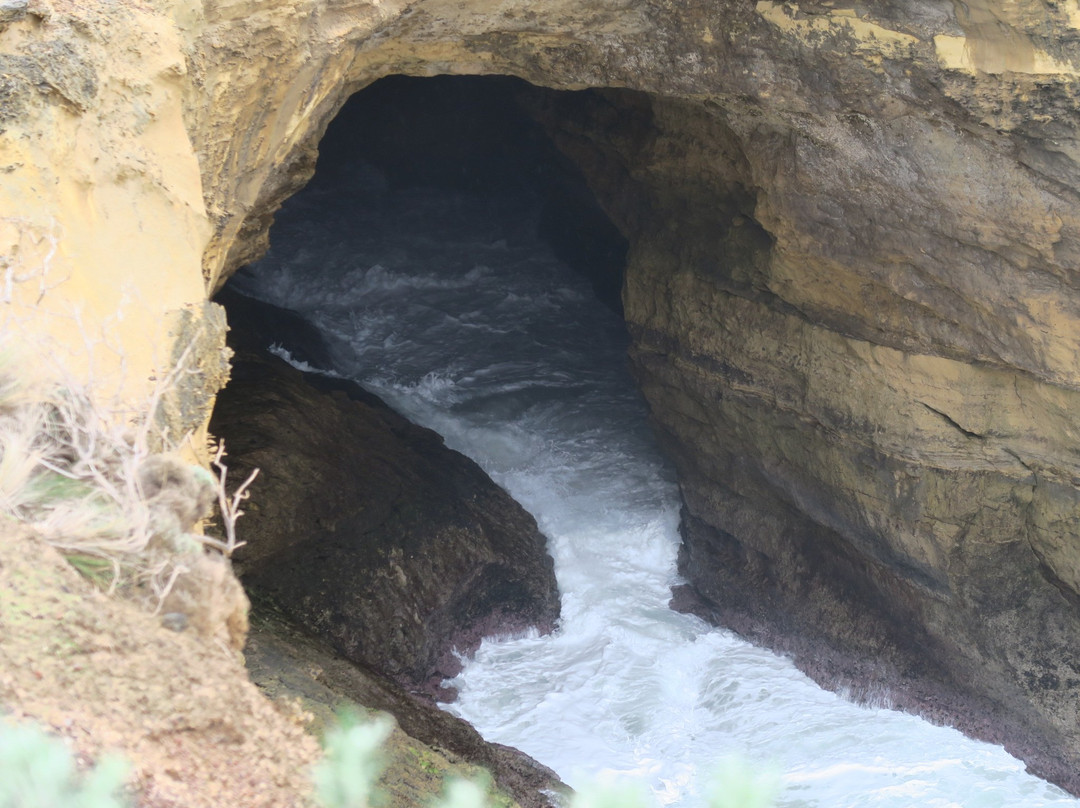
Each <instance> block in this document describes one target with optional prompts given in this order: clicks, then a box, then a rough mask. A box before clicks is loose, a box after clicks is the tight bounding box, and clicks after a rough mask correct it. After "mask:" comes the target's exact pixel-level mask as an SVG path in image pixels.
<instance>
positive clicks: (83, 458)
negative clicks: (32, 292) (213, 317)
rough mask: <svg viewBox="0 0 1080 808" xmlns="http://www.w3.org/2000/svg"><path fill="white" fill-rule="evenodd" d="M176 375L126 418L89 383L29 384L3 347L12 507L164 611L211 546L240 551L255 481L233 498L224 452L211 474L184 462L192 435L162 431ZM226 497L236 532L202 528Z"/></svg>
mask: <svg viewBox="0 0 1080 808" xmlns="http://www.w3.org/2000/svg"><path fill="white" fill-rule="evenodd" d="M185 359H186V355H185V356H182V357H181V360H180V362H179V364H178V367H183V363H184V361H185ZM174 376H175V374H166V375H165V376H164V377H163V378H162V379H161V380H160V381H159V383H158V387H159V389H158V390H157V391H156V392H155V393H154V394H153V395H152V396H151V397H150V400H149V401H147V402H144V406H142V407H140V408H138V409H136V410H133V411H130V412H127V413H125V412H123V411H121V410H118V409H117V408H115V407H102V406H101V405H100V403H99V402H98V401H96V400H95V398H94V397H93V396H91V395H90V393H89V392H88V391H87V390H86V389H84V388H80V387H78V386H75V385H66V386H65V385H60V384H56V383H47V382H33V381H29V380H28V378H27V374H25V373H21V372H20V369H19V368H17V367H16V361H15V360H14V359H13V351H12V350H11V348H10V346H6V347H2V348H0V513H2V514H5V515H7V516H8V517H9V518H11V519H14V520H16V521H18V522H21V523H24V524H27V525H29V526H31V527H33V528H34V529H35V531H36V532H37V533H38V534H39V535H40V536H41V537H42V538H43V539H44V540H45V541H46V542H48V543H49V544H52V545H53V546H54V547H56V548H57V549H58V550H60V551H61V552H62V553H63V554H64V555H65V556H67V558H68V559H69V560H70V561H71V562H72V564H73V565H74V566H75V567H76V569H78V570H79V571H80V572H82V573H83V574H84V575H86V576H87V577H89V578H90V579H91V580H94V581H96V582H99V583H101V584H102V585H103V586H105V588H107V589H109V590H110V591H114V590H116V589H117V588H118V587H122V586H127V587H130V588H131V589H132V591H134V592H140V593H143V594H145V595H146V596H147V597H148V599H149V600H150V601H151V603H153V604H154V605H155V606H160V605H161V603H162V601H163V600H164V598H165V597H166V596H167V595H168V594H169V592H170V590H171V589H172V587H173V585H174V584H175V582H176V580H177V578H178V577H179V576H180V575H182V574H183V573H184V572H186V571H189V570H190V569H191V568H193V567H194V566H197V565H198V564H199V562H200V558H201V557H202V556H203V554H204V550H205V549H206V548H212V549H214V550H216V551H219V552H221V553H223V554H225V555H228V554H230V553H231V552H232V550H233V549H235V548H236V547H238V546H239V545H240V543H239V542H237V541H236V536H235V529H234V526H235V520H236V518H237V517H238V516H239V515H240V514H241V511H240V509H239V506H240V503H241V502H242V500H243V498H244V497H245V496H246V488H247V485H248V484H249V483H250V482H251V478H249V479H248V481H247V482H245V483H244V484H243V485H242V486H240V488H239V489H238V491H237V492H236V493H235V494H234V495H233V496H232V497H229V496H227V495H226V492H225V472H226V468H225V466H224V463H223V462H222V457H223V450H222V449H221V448H220V447H219V450H218V453H217V456H216V458H215V463H216V466H215V468H216V469H217V473H216V474H211V473H210V472H208V471H207V470H206V469H203V468H201V467H199V466H194V465H191V464H188V463H185V462H184V461H183V460H181V459H180V456H179V452H178V449H179V447H180V445H182V443H183V441H182V440H181V441H170V440H168V436H167V435H164V434H162V433H161V431H160V430H158V429H157V428H156V427H155V423H156V421H155V419H156V416H157V409H158V404H159V403H160V400H161V397H162V395H163V394H164V392H165V391H166V390H167V389H168V388H169V386H170V385H171V384H173V383H174ZM253 476H254V475H253ZM215 501H216V502H217V503H218V504H219V506H220V508H221V513H222V519H223V523H224V524H223V528H224V532H225V538H224V539H215V538H212V537H209V536H203V535H200V534H198V533H196V532H195V526H196V524H197V523H198V522H199V521H200V520H201V519H203V518H204V517H206V516H207V515H208V514H209V512H210V509H211V507H212V505H213V504H214V503H215Z"/></svg>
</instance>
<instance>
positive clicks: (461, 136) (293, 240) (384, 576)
mask: <svg viewBox="0 0 1080 808" xmlns="http://www.w3.org/2000/svg"><path fill="white" fill-rule="evenodd" d="M604 92H606V91H586V92H584V93H555V92H553V91H548V90H542V89H539V88H536V87H533V86H531V85H529V84H527V83H525V82H522V81H520V80H516V79H512V78H506V77H484V78H463V77H436V78H427V79H416V78H406V77H391V78H388V79H384V80H382V81H380V82H377V83H376V84H374V85H372V86H371V87H369V88H367V89H366V90H364V91H362V92H360V93H358V94H357V95H356V96H354V97H353V99H352V100H350V102H349V103H348V104H347V105H346V106H345V107H344V108H343V109H342V110H341V112H340V114H339V115H338V117H337V118H336V119H335V120H334V121H333V122H332V124H331V125H330V127H329V128H328V131H327V133H326V135H325V136H324V139H323V141H322V143H321V146H320V158H319V162H318V166H317V170H316V173H315V176H314V178H313V179H312V181H311V182H310V183H309V184H308V186H307V187H306V188H305V189H304V190H303V191H302V192H301V193H299V194H297V195H295V196H294V197H293V198H292V199H290V200H289V201H288V202H287V203H286V205H285V206H284V207H283V209H282V210H281V212H280V214H279V215H278V217H277V220H276V222H275V224H274V228H273V230H272V232H271V249H270V251H269V253H268V254H267V256H266V257H265V258H264V259H262V260H261V261H260V262H258V263H256V264H253V265H251V266H249V267H246V268H244V269H243V270H241V271H240V272H239V273H237V274H236V276H234V278H233V279H231V280H230V282H229V284H227V285H226V287H225V289H224V290H223V291H222V293H221V294H220V295H219V296H218V300H219V302H221V303H223V304H224V305H225V306H226V308H227V310H228V318H229V323H230V329H231V331H230V335H229V339H230V344H231V346H232V348H233V350H234V351H235V352H236V357H235V358H234V369H233V378H232V381H230V383H229V385H228V386H227V387H226V389H225V390H223V391H222V393H221V394H220V396H219V399H218V403H217V406H216V407H215V412H214V417H213V420H212V422H211V430H212V431H213V432H214V434H216V435H219V436H221V437H222V438H224V440H225V441H226V444H227V445H228V446H229V457H230V465H231V466H234V467H235V468H236V470H237V472H238V473H245V472H247V471H248V470H249V469H250V468H253V467H260V468H262V469H263V474H262V476H261V478H260V491H257V492H255V493H254V495H253V496H254V499H253V500H252V507H251V508H249V513H248V517H247V519H246V524H245V529H246V535H247V536H248V537H249V545H248V546H247V547H245V548H243V550H242V551H241V552H240V553H238V554H237V561H238V567H239V570H240V572H241V574H242V575H243V577H244V580H245V584H246V585H248V586H249V587H250V588H251V590H252V591H253V592H254V593H255V595H256V597H258V596H260V593H262V594H263V595H267V596H268V597H269V599H270V600H272V601H273V602H274V604H275V605H276V606H278V607H280V608H283V609H284V610H285V611H286V612H287V613H288V614H289V615H290V616H291V617H292V618H293V619H295V620H297V621H299V622H300V623H302V624H303V625H305V626H306V627H307V628H308V629H309V630H313V631H316V632H317V633H319V634H320V635H321V636H323V637H324V638H326V639H328V640H330V641H331V642H332V644H333V645H334V646H335V648H336V649H337V650H338V651H339V652H341V653H343V654H345V655H346V656H348V657H349V658H350V659H352V660H354V661H358V662H362V663H364V664H367V665H370V666H372V667H374V668H376V669H379V670H381V671H383V672H384V673H386V674H387V675H390V676H392V677H393V678H395V679H397V680H398V681H399V682H401V683H404V684H406V685H407V686H409V687H413V688H416V689H420V690H427V691H428V692H432V691H433V690H437V687H438V683H439V681H441V679H442V678H444V677H446V676H448V675H452V673H453V670H454V664H452V661H451V662H448V659H449V657H450V655H449V654H448V647H449V645H452V644H454V643H456V642H457V640H458V639H459V638H461V637H462V636H466V640H465V641H464V642H465V647H468V646H469V644H470V643H472V644H475V642H476V640H477V638H478V636H480V635H481V634H486V633H490V632H491V631H498V630H501V628H503V627H504V626H503V624H504V623H505V624H506V626H505V627H508V628H513V627H515V626H521V625H535V626H545V625H546V626H549V627H550V626H551V625H552V623H553V621H554V619H555V617H554V615H555V613H557V608H558V607H557V604H558V599H557V595H556V594H555V593H556V588H555V581H554V577H553V575H552V571H551V563H552V562H551V560H550V558H549V557H548V556H547V553H546V549H545V544H544V540H543V538H542V537H541V538H539V539H535V537H534V539H535V540H534V539H529V540H528V541H526V540H525V539H523V538H522V537H523V536H526V535H531V534H530V533H529V531H528V530H525V531H522V530H518V529H517V528H515V530H514V531H512V532H513V533H514V536H511V537H509V538H505V540H504V539H502V538H499V537H500V536H501V535H503V534H505V533H506V529H505V528H506V526H507V525H511V524H518V521H519V520H518V517H516V516H515V517H514V518H513V519H511V518H509V517H506V516H504V515H500V516H497V517H492V521H491V524H488V523H487V522H485V521H484V519H485V518H487V517H481V516H479V515H475V514H473V511H472V509H473V508H474V506H476V503H477V502H481V503H483V502H487V501H489V500H490V501H495V500H497V499H498V496H497V495H496V494H491V495H490V496H489V495H488V494H480V493H478V491H482V490H487V489H485V488H484V485H482V484H481V483H476V484H475V487H474V485H473V483H468V484H467V485H466V484H465V483H464V482H463V481H464V480H467V479H472V477H471V476H470V475H471V472H465V471H463V470H462V469H461V468H459V467H458V465H457V463H458V461H457V460H452V459H447V458H445V457H443V456H442V455H441V454H440V452H445V451H446V450H442V449H440V448H439V447H438V446H437V444H438V441H437V440H433V439H432V438H431V437H430V436H428V437H423V435H421V434H420V433H419V432H418V431H417V430H416V428H415V427H412V425H411V424H408V423H407V422H403V419H401V418H400V417H399V416H397V415H395V414H392V413H390V412H389V411H388V410H387V409H386V408H385V406H383V405H382V404H381V403H380V402H378V400H377V399H375V398H374V396H373V395H372V393H374V394H375V395H377V396H380V397H382V399H383V400H385V401H386V402H388V403H389V404H390V405H391V406H392V407H394V408H395V409H396V410H397V411H398V412H400V413H403V414H404V415H405V416H407V417H408V418H410V419H412V420H413V421H414V422H417V423H420V424H424V425H426V426H430V427H432V428H435V429H437V430H438V432H439V433H441V434H442V435H443V436H444V437H445V440H446V443H447V445H449V446H450V447H451V448H453V449H457V450H459V451H462V452H464V453H465V454H468V455H470V456H472V457H474V458H475V459H476V460H477V461H478V462H479V463H480V465H481V466H483V467H484V469H485V470H487V471H488V472H489V473H490V474H492V475H493V476H495V477H496V478H497V481H498V482H499V483H500V484H501V485H503V486H504V487H505V488H507V489H511V490H512V489H513V485H512V482H510V481H512V480H515V479H518V477H516V476H515V475H520V474H522V473H524V474H525V475H526V477H527V478H529V480H531V481H526V482H525V483H522V484H521V485H520V489H521V490H526V491H533V492H545V491H547V490H548V489H549V488H551V489H553V490H556V489H562V488H564V487H565V482H564V481H562V480H561V479H560V480H552V481H549V482H550V485H549V484H548V482H540V483H537V482H536V481H535V479H534V477H535V475H533V477H530V476H529V475H531V474H533V472H532V471H531V467H536V468H539V469H540V471H539V472H537V473H538V474H539V475H540V477H541V478H542V477H543V475H544V474H549V473H550V474H555V472H554V471H552V469H560V470H561V471H560V472H559V473H560V474H563V475H564V476H575V475H576V474H577V473H578V469H577V467H578V466H580V467H581V468H583V469H587V468H590V467H591V465H590V464H591V463H592V461H588V460H583V461H582V462H581V463H580V464H579V463H576V462H570V461H568V458H572V457H576V456H578V455H577V454H576V453H579V452H588V451H591V450H592V449H594V448H597V447H599V448H600V449H601V450H603V451H607V450H609V449H610V451H609V452H608V454H606V455H604V458H603V459H602V461H597V462H602V463H605V464H611V473H612V474H616V475H617V474H620V473H622V472H621V471H620V470H619V468H618V464H619V463H620V462H621V460H620V458H621V457H624V456H626V455H633V454H634V453H636V452H638V451H639V450H640V449H641V447H642V446H643V445H644V444H648V443H649V442H650V441H651V432H650V430H649V427H648V422H647V414H646V410H645V405H644V402H643V401H642V399H641V397H640V395H639V394H638V393H637V391H636V388H635V386H634V383H633V381H632V379H631V377H630V375H629V369H628V363H627V360H626V348H627V345H628V340H629V338H628V335H627V333H626V328H625V324H624V322H623V319H622V315H621V311H620V301H619V290H620V286H621V283H622V272H623V264H624V262H625V257H626V249H627V247H626V241H625V239H624V238H623V236H622V234H621V233H620V232H619V231H618V229H617V228H616V227H615V226H614V225H613V224H612V223H611V222H610V221H609V220H608V218H607V217H606V215H605V213H604V211H602V210H601V208H600V206H599V205H598V203H597V202H596V200H595V199H594V198H593V195H592V192H591V190H590V187H589V186H588V184H587V183H586V181H585V180H584V179H583V176H582V173H581V171H579V169H578V167H577V165H576V163H575V162H574V161H572V160H571V159H570V158H569V157H567V156H566V155H565V154H564V152H563V151H562V150H560V148H556V146H555V144H554V142H553V139H552V137H551V136H550V131H549V124H548V123H547V122H550V121H551V120H552V118H553V117H554V118H556V119H558V120H562V121H564V122H565V121H569V122H570V124H571V126H572V123H573V122H572V119H571V118H568V117H567V116H566V115H565V111H566V109H565V108H566V107H567V106H569V107H570V108H571V109H573V108H580V109H582V110H584V112H583V113H582V114H583V115H592V114H593V113H594V112H595V111H596V110H601V111H606V112H607V113H608V114H610V113H611V112H612V111H613V110H614V111H615V114H616V115H617V116H618V114H619V113H618V109H619V105H618V104H614V105H613V104H612V99H611V98H609V97H605V96H604V95H603V93H604ZM615 95H616V96H618V95H619V93H618V92H615ZM626 98H627V99H630V100H631V101H633V100H635V99H637V95H636V94H626ZM638 100H639V99H638ZM639 106H640V105H639ZM556 107H557V108H558V109H557V110H554V113H553V108H556ZM627 110H628V114H629V117H630V119H635V117H636V116H638V115H639V114H640V112H641V110H640V109H635V106H634V104H632V103H631V104H629V105H628V106H627ZM571 145H573V144H571ZM579 145H580V144H579ZM588 150H592V152H593V154H592V155H591V156H592V157H594V158H595V159H596V160H597V161H598V162H602V161H603V159H604V156H603V154H602V152H603V148H602V147H600V146H596V145H592V143H591V142H590V143H589V144H588V145H587V150H586V151H585V152H582V151H580V149H579V153H578V154H577V155H576V157H575V159H590V153H588ZM613 166H614V168H611V167H609V171H608V173H611V172H612V171H615V170H617V167H618V166H617V161H616V162H615V163H613ZM593 167H594V168H595V166H593ZM267 346H275V347H274V350H273V352H274V353H277V354H278V357H277V358H275V357H273V356H271V355H268V354H267ZM281 358H287V359H288V360H289V361H290V362H291V363H292V364H293V368H289V367H288V365H286V364H284V363H282V362H281V361H280V359H281ZM311 366H314V367H316V368H321V369H325V370H331V371H333V372H334V373H335V374H337V375H338V376H341V377H344V378H345V379H347V380H351V381H338V380H328V379H327V378H326V377H325V376H319V375H317V374H312V373H307V374H306V375H301V374H299V373H297V372H296V371H297V370H304V369H306V368H309V367H311ZM353 382H357V383H359V384H360V385H362V386H363V387H359V386H357V385H356V384H353ZM358 413H360V414H359V415H358ZM420 432H422V430H420ZM609 432H610V433H611V434H608V433H609ZM599 435H606V436H607V437H603V438H601V437H598V436H599ZM619 446H622V447H623V449H622V450H620V449H618V447H619ZM620 452H622V454H620ZM450 454H453V453H450ZM537 458H539V461H537ZM411 463H417V464H419V465H418V466H417V467H415V468H414V467H412V466H410V465H408V464H411ZM440 464H445V465H444V466H440ZM545 464H546V465H545ZM645 464H646V466H648V467H649V468H650V469H651V471H649V472H648V474H652V475H653V476H656V477H658V478H661V479H660V483H659V484H660V485H661V486H664V487H665V490H668V491H670V487H671V482H672V481H671V476H670V474H668V473H667V472H666V470H661V469H660V467H661V466H662V465H663V464H662V462H661V461H659V460H658V459H656V457H653V456H650V459H649V460H646V461H645ZM650 464H651V465H650ZM433 467H438V468H441V469H442V470H441V471H439V470H436V471H432V468H433ZM500 474H501V475H503V476H502V477H501V478H500V477H499V475H500ZM440 476H441V478H442V479H441V480H440V479H439V478H440ZM628 478H629V479H632V480H637V479H639V477H636V476H635V475H634V474H632V473H631V474H629V475H628ZM487 485H488V486H491V487H492V488H495V486H494V485H493V484H491V482H490V480H489V481H488V482H487ZM462 486H464V488H462ZM580 487H581V486H573V488H574V489H575V491H572V492H571V494H570V495H568V496H567V500H568V501H572V502H574V503H575V507H577V506H579V505H581V504H582V501H581V500H580V499H579V498H578V496H577V494H576V489H578V488H580ZM458 489H461V490H458ZM448 492H450V493H448ZM504 496H505V494H504ZM455 497H456V499H455ZM638 499H639V500H642V501H646V500H647V501H651V500H650V499H649V498H648V497H638ZM439 503H443V505H444V506H445V507H443V506H441V505H440V506H439V507H435V506H436V505H438V504H439ZM541 504H543V503H541ZM485 507H486V506H485ZM501 507H502V506H500V508H501ZM507 507H510V506H507ZM513 507H515V508H516V507H518V506H516V505H514V506H513ZM527 507H529V510H530V511H533V510H534V508H533V507H532V506H527ZM584 507H585V509H586V510H587V511H588V510H590V509H591V504H590V503H588V502H586V503H585V505H584ZM511 510H513V508H511ZM519 510H520V508H519ZM619 510H620V508H613V509H612V512H618V511H619ZM534 512H535V511H534ZM474 517H475V518H474ZM575 521H580V520H575ZM478 525H479V528H478V527H477V526H478ZM485 525H487V526H486V527H485ZM532 533H533V534H535V533H536V529H535V525H534V526H533V528H532ZM537 535H538V534H537ZM515 537H516V538H515ZM474 541H475V542H476V543H478V545H480V546H482V547H483V548H487V549H480V550H477V546H473V545H470V546H468V547H464V546H462V544H461V543H462V542H465V543H468V542H474ZM492 542H495V543H496V544H498V543H499V542H502V545H500V546H499V547H495V548H492V547H489V546H488V545H490V544H491V543H492ZM530 542H531V543H530ZM442 546H447V547H455V548H457V549H455V550H454V551H453V552H452V553H451V554H450V556H447V555H446V552H447V551H445V550H440V549H439V548H440V547H442ZM617 555H618V554H617V553H615V552H609V553H608V556H609V557H610V558H616V557H617ZM425 559H436V561H433V562H431V563H432V564H434V565H435V567H437V572H436V573H435V575H434V577H433V570H432V569H426V570H425V569H421V567H423V566H424V564H425V563H427V561H425ZM438 559H442V560H441V561H439V560H438ZM462 559H465V561H462ZM468 559H472V560H471V561H469V560H468ZM545 559H547V560H546V561H545ZM418 565H419V566H418ZM526 570H527V571H526ZM437 580H441V581H444V582H445V584H446V586H443V585H442V583H440V584H438V585H436V584H435V583H434V582H435V581H437ZM372 592H378V593H381V594H379V596H378V597H371V598H368V600H370V601H372V602H374V601H378V602H379V604H380V605H378V606H377V608H372V609H369V608H368V606H366V605H363V604H360V603H359V601H358V600H357V599H359V600H363V599H364V598H365V597H367V595H368V594H369V593H372ZM402 598H404V601H406V602H403V601H402ZM553 603H554V604H555V605H554V606H553V605H552V604H553ZM553 609H554V612H553ZM402 615H407V617H404V618H403V617H402ZM470 636H471V639H468V637H470Z"/></svg>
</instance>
